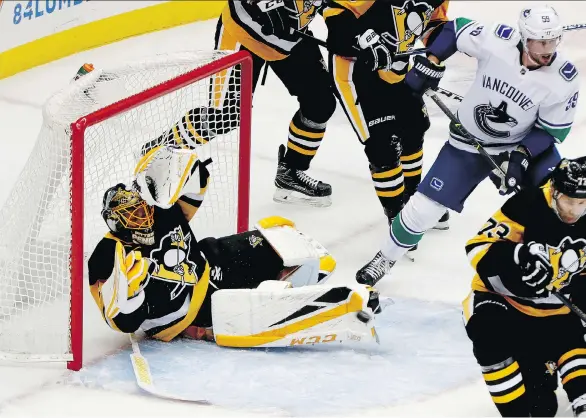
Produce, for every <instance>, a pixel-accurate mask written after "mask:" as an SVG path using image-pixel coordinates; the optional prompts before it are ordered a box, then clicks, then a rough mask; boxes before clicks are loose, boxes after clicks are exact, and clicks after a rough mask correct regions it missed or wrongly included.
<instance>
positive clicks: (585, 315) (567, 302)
mask: <svg viewBox="0 0 586 418" xmlns="http://www.w3.org/2000/svg"><path fill="white" fill-rule="evenodd" d="M425 94H426V95H427V96H428V97H430V98H431V100H433V101H434V102H435V104H436V105H438V107H439V108H440V109H441V110H442V112H444V113H445V115H446V116H447V117H448V118H449V119H450V121H452V122H453V123H454V124H455V125H456V127H457V128H458V130H459V131H460V132H461V133H462V134H464V136H466V137H468V139H470V140H471V141H472V143H473V144H474V147H475V148H476V149H477V150H478V152H479V153H480V154H481V155H482V156H483V157H484V158H485V159H486V160H487V161H488V162H489V163H490V164H491V165H492V166H493V167H494V168H495V169H496V170H497V172H498V173H499V174H500V176H501V178H505V176H506V174H505V172H504V171H503V169H502V168H501V167H500V166H499V165H498V164H497V162H496V161H495V160H494V158H492V156H491V155H490V154H489V153H488V152H486V150H485V149H484V147H483V146H482V144H481V143H480V142H479V141H478V140H477V139H476V138H475V137H474V136H473V135H471V134H470V133H469V132H468V131H467V130H466V129H465V128H464V127H463V126H462V124H461V123H460V121H459V120H458V118H457V117H456V115H454V114H453V113H452V111H451V110H450V109H449V108H448V107H447V106H446V105H445V103H444V102H442V100H441V99H440V98H439V97H438V96H437V94H436V93H435V92H434V91H432V90H427V91H426V92H425ZM515 190H516V191H517V192H520V191H521V186H520V185H518V184H517V185H516V186H515ZM551 294H552V295H554V296H555V297H556V298H558V299H559V301H560V302H562V303H563V304H564V305H565V306H566V307H567V308H568V309H570V310H571V311H572V312H574V313H575V314H576V315H578V316H579V317H580V319H581V320H582V321H585V322H586V313H584V311H582V310H581V309H580V308H578V307H577V306H576V305H575V304H573V303H572V302H570V300H569V299H568V298H566V297H565V296H564V295H562V294H560V293H559V292H558V291H557V290H555V289H552V290H551Z"/></svg>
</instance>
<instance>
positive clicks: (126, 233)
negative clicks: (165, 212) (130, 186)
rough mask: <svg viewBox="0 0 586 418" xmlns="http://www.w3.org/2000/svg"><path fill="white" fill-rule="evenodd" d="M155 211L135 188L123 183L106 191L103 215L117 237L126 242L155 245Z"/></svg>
mask: <svg viewBox="0 0 586 418" xmlns="http://www.w3.org/2000/svg"><path fill="white" fill-rule="evenodd" d="M154 211H155V209H154V208H153V207H152V206H149V205H147V203H146V202H145V201H144V200H143V199H142V198H141V197H140V195H139V193H138V192H137V191H135V190H127V189H126V186H125V185H124V184H123V183H118V184H117V185H116V186H114V187H110V188H109V189H108V190H106V193H104V200H103V202H102V217H103V218H104V220H105V221H106V224H107V225H108V228H109V229H110V231H111V232H112V234H114V235H115V236H116V237H118V238H120V239H121V240H123V241H126V242H134V243H136V244H141V245H153V244H154V243H155V234H154V231H153V224H154V217H153V215H154Z"/></svg>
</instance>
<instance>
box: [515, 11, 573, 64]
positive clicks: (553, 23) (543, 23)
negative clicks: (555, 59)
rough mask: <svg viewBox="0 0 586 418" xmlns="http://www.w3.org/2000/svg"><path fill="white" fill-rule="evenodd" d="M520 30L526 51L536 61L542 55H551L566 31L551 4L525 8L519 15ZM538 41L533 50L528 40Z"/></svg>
mask: <svg viewBox="0 0 586 418" xmlns="http://www.w3.org/2000/svg"><path fill="white" fill-rule="evenodd" d="M519 32H520V34H521V41H522V42H523V47H524V49H525V51H526V52H527V53H528V54H529V55H530V58H531V59H532V60H534V61H538V60H539V57H540V56H551V55H552V54H553V53H554V52H555V49H556V47H557V46H558V45H559V43H560V41H561V39H562V35H563V32H564V29H563V26H562V23H561V20H560V17H559V15H558V14H557V12H556V11H555V9H554V8H553V7H551V6H548V5H545V6H536V7H532V8H527V9H524V10H523V11H522V12H521V15H520V16H519ZM530 40H534V41H541V42H537V44H538V45H536V46H535V47H534V48H533V50H532V48H529V46H528V43H529V42H528V41H530Z"/></svg>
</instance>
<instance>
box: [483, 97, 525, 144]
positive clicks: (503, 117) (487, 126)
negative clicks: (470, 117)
mask: <svg viewBox="0 0 586 418" xmlns="http://www.w3.org/2000/svg"><path fill="white" fill-rule="evenodd" d="M507 106H508V105H507V102H505V101H504V100H503V101H502V102H501V104H500V105H498V107H494V106H493V105H492V104H490V103H489V104H487V105H486V104H482V105H478V106H476V107H474V120H475V121H476V125H477V126H478V129H480V130H481V131H482V132H484V133H485V134H486V135H488V136H491V137H493V138H508V137H509V136H511V132H510V131H508V130H498V129H497V128H498V127H499V126H502V127H503V128H504V129H506V126H508V127H511V128H512V127H514V126H517V123H518V122H517V119H515V118H514V117H512V116H510V115H509V114H508V113H507ZM495 125H496V126H495ZM503 125H506V126H503Z"/></svg>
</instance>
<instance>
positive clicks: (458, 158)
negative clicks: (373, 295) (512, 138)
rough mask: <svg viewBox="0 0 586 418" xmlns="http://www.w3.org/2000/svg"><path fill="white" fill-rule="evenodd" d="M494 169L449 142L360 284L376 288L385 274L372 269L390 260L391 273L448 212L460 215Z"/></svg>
mask: <svg viewBox="0 0 586 418" xmlns="http://www.w3.org/2000/svg"><path fill="white" fill-rule="evenodd" d="M491 169H492V167H491V166H489V165H488V163H487V162H486V161H485V159H484V157H482V156H481V155H480V154H473V153H469V152H466V151H462V150H459V149H457V148H455V147H454V146H452V145H450V144H449V143H447V142H446V144H444V146H443V147H442V149H441V150H440V153H439V154H438V156H437V159H436V160H435V162H434V163H433V165H432V167H431V168H430V170H429V171H428V173H427V174H426V176H425V178H424V179H423V181H422V182H421V184H420V185H419V187H418V191H417V192H416V193H415V195H414V196H413V197H412V198H411V199H409V201H408V202H407V204H406V205H405V207H404V208H403V209H402V210H401V212H400V213H399V214H398V216H397V217H396V218H395V219H394V220H393V223H392V225H391V231H390V234H389V238H388V239H387V240H386V242H385V243H384V245H383V247H382V249H381V251H379V252H378V253H377V254H376V256H375V257H374V258H373V259H372V260H371V261H370V262H368V263H367V264H366V265H364V266H363V267H362V268H361V269H360V270H359V271H358V272H357V273H356V280H357V281H358V283H363V284H368V285H370V286H374V284H376V283H377V282H378V281H379V280H380V279H382V277H383V276H384V274H381V273H382V272H381V271H379V270H373V269H372V266H373V265H379V264H380V263H381V260H387V263H388V265H389V270H390V268H391V267H392V266H393V265H394V264H395V262H396V261H397V260H398V259H399V258H401V257H402V256H403V255H405V253H406V252H407V251H408V250H409V249H410V248H411V247H413V246H415V245H417V243H419V241H421V239H422V238H423V235H424V234H425V232H426V231H428V230H429V229H431V228H433V226H434V225H436V224H437V222H438V220H439V219H440V218H441V217H442V216H443V215H444V214H445V213H446V210H447V209H451V210H453V211H455V212H458V213H460V212H461V211H462V210H463V208H464V202H465V201H466V199H467V198H468V196H469V195H470V193H472V191H473V190H474V189H475V188H476V186H477V185H478V184H479V183H480V182H481V181H482V180H484V179H485V178H486V177H487V176H488V174H489V173H490V171H491ZM388 272H389V271H387V273H388Z"/></svg>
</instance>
